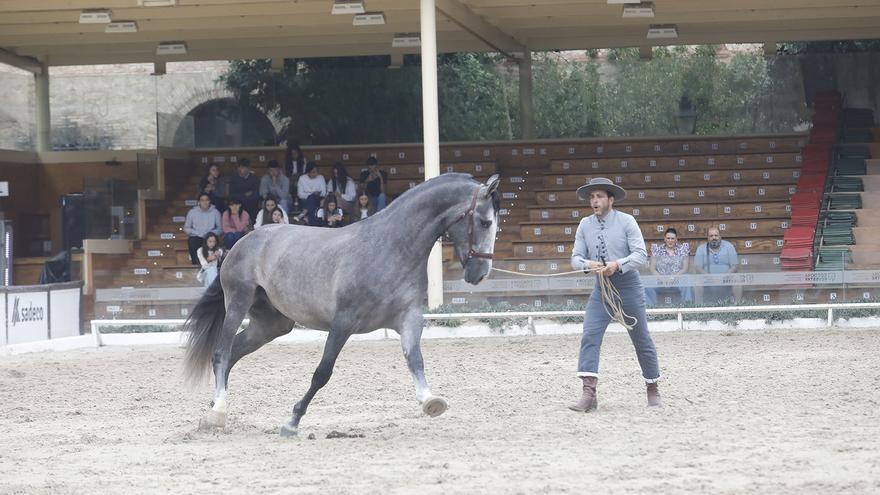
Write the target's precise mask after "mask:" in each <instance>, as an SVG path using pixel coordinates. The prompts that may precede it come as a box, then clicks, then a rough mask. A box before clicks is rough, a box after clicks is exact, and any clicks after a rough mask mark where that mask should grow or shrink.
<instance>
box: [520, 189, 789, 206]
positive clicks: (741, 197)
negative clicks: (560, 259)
mask: <svg viewBox="0 0 880 495" xmlns="http://www.w3.org/2000/svg"><path fill="white" fill-rule="evenodd" d="M794 193H795V187H794V185H766V186H735V185H730V186H707V187H681V188H651V189H648V188H639V189H631V190H628V191H627V197H626V203H627V205H668V204H670V203H679V204H681V203H685V204H688V203H718V202H721V201H724V202H729V203H730V202H755V201H756V200H757V201H762V202H763V201H780V200H787V199H788V198H789V197H791V195H792V194H794ZM535 198H536V200H537V203H538V204H539V205H547V206H557V205H578V204H579V203H580V204H584V202H583V201H581V200H580V199H578V197H577V194H576V193H575V191H574V190H570V189H569V190H564V191H557V190H546V189H541V190H537V191H535Z"/></svg>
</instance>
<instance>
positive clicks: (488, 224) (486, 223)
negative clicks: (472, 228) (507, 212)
mask: <svg viewBox="0 0 880 495" xmlns="http://www.w3.org/2000/svg"><path fill="white" fill-rule="evenodd" d="M480 226H482V227H483V228H484V229H488V228H489V227H491V226H492V222H491V221H488V220H480Z"/></svg>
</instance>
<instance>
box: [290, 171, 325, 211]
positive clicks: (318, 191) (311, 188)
mask: <svg viewBox="0 0 880 495" xmlns="http://www.w3.org/2000/svg"><path fill="white" fill-rule="evenodd" d="M296 194H297V196H299V206H300V208H302V210H303V212H302V213H301V214H300V216H299V218H298V219H302V218H303V217H306V218H307V219H308V223H309V225H318V210H319V209H320V208H321V200H322V199H323V198H324V196H326V195H327V181H326V180H325V179H324V177H323V176H321V174H319V173H318V166H317V165H315V162H309V163H307V164H306V173H305V175H302V176H300V178H299V181H298V182H297V184H296Z"/></svg>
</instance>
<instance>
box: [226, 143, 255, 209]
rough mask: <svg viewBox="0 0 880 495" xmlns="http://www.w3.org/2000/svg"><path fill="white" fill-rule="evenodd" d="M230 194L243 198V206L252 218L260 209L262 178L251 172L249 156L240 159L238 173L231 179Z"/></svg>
mask: <svg viewBox="0 0 880 495" xmlns="http://www.w3.org/2000/svg"><path fill="white" fill-rule="evenodd" d="M229 196H235V197H237V198H239V199H240V200H241V207H242V208H244V211H246V212H248V215H250V217H251V218H254V217H256V216H257V210H259V209H260V179H258V178H257V176H256V174H254V173H253V172H251V162H250V160H248V159H247V158H242V159H241V160H239V161H238V173H237V174H235V175H233V176H232V178H230V179H229Z"/></svg>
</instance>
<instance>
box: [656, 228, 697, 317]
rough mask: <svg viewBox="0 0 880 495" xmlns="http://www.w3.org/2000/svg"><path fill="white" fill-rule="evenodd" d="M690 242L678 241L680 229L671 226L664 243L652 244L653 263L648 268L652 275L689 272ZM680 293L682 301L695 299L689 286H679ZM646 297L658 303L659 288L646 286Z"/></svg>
mask: <svg viewBox="0 0 880 495" xmlns="http://www.w3.org/2000/svg"><path fill="white" fill-rule="evenodd" d="M690 249H691V248H690V246H689V245H688V243H686V242H684V243H680V242H678V231H676V230H675V229H674V228H672V227H670V228H668V229H666V234H665V235H664V236H663V244H661V245H657V244H653V245H651V263H650V265H649V266H648V269H649V270H650V271H651V275H668V276H675V275H684V274H686V273H687V272H688V268H689V266H688V257H689V256H690ZM678 293H679V294H680V296H681V301H682V302H691V301H693V299H694V295H693V289H692V288H691V287H689V286H687V287H685V286H680V287H678ZM645 297H646V298H647V302H648V304H649V305H654V304H657V289H656V288H654V287H646V288H645Z"/></svg>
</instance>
